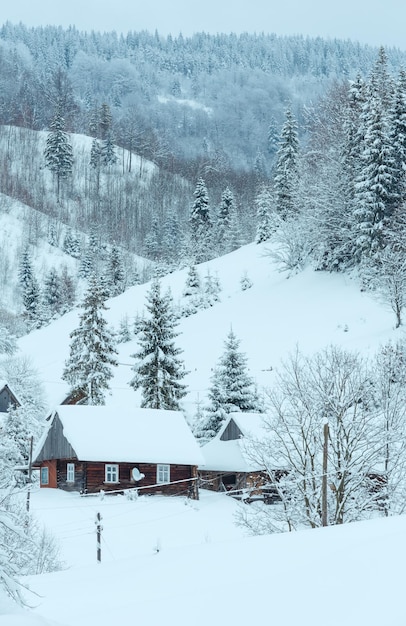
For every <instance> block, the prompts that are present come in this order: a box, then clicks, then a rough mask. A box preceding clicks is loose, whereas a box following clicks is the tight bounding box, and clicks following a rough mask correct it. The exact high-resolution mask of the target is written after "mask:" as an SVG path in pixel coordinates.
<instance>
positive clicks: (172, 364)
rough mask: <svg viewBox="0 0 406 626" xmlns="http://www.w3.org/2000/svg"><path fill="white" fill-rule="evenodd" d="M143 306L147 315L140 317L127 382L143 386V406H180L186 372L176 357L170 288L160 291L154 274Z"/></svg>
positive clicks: (155, 407) (167, 407)
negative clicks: (166, 290) (132, 362)
mask: <svg viewBox="0 0 406 626" xmlns="http://www.w3.org/2000/svg"><path fill="white" fill-rule="evenodd" d="M146 309H147V312H148V316H147V317H146V318H145V319H144V320H141V328H142V330H141V333H140V334H139V338H138V342H139V350H138V352H136V353H135V354H134V355H133V357H134V358H135V364H134V366H133V368H132V369H133V370H134V372H135V376H134V378H133V379H132V380H131V382H130V385H131V386H132V387H133V388H134V389H139V388H141V389H142V403H141V406H142V407H144V408H150V409H168V410H179V409H180V400H182V398H183V397H184V396H185V395H186V385H184V384H183V383H182V382H181V381H182V379H183V378H184V377H185V375H186V374H187V372H186V371H185V369H184V366H183V362H182V361H181V359H180V358H179V355H180V354H181V350H180V348H177V347H176V346H175V342H174V339H175V338H176V337H177V336H178V333H177V332H176V330H175V328H176V324H177V322H176V319H175V317H174V314H173V306H172V296H171V294H170V292H168V293H166V294H165V295H162V294H161V284H160V282H159V280H158V279H157V278H154V280H153V281H152V283H151V289H150V291H149V292H148V294H147V304H146Z"/></svg>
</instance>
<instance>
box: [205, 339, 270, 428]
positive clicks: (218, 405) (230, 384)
mask: <svg viewBox="0 0 406 626" xmlns="http://www.w3.org/2000/svg"><path fill="white" fill-rule="evenodd" d="M239 346H240V341H239V340H238V339H237V337H236V335H235V333H234V331H233V330H232V329H231V330H230V332H229V334H228V336H227V339H226V341H225V342H224V348H225V349H224V353H223V355H222V356H221V357H220V360H219V362H218V365H217V367H216V368H215V369H214V372H213V376H212V378H211V387H210V390H209V394H208V396H209V400H210V404H209V405H208V406H207V407H206V409H205V414H206V420H205V421H204V422H203V423H202V424H200V426H199V428H198V431H199V434H198V436H199V437H200V438H211V437H212V436H214V434H216V433H217V432H218V431H219V430H220V428H221V426H222V424H223V422H224V420H225V418H226V417H227V415H228V414H229V413H235V412H250V411H252V412H258V411H260V410H261V406H260V402H259V399H258V395H257V392H256V389H255V386H254V382H253V380H252V378H251V377H250V376H249V374H248V371H247V357H246V356H245V354H244V353H242V352H240V351H239Z"/></svg>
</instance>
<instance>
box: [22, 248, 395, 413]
mask: <svg viewBox="0 0 406 626" xmlns="http://www.w3.org/2000/svg"><path fill="white" fill-rule="evenodd" d="M197 267H198V271H199V274H200V276H201V278H202V279H203V278H204V276H205V275H206V274H207V271H208V270H210V273H211V274H212V275H217V276H218V278H219V281H220V284H221V287H222V291H221V293H220V298H221V302H219V303H217V304H215V305H214V306H213V307H211V308H209V309H205V310H202V311H199V312H198V313H196V314H195V315H191V316H190V317H187V318H182V319H181V321H180V324H179V328H178V330H179V331H180V333H181V334H180V335H179V337H178V338H177V345H179V347H181V348H182V350H183V354H182V358H183V359H184V361H185V368H186V370H187V371H188V372H189V373H188V375H187V376H186V378H185V383H186V384H187V385H188V387H189V388H188V395H187V397H186V399H185V402H184V407H185V410H186V411H187V413H188V415H189V416H190V417H192V416H193V414H194V412H195V409H196V402H197V401H198V400H199V399H200V400H201V401H204V400H205V398H206V394H207V390H208V387H209V385H210V376H211V373H212V369H213V367H215V365H216V362H217V360H218V358H219V357H220V355H221V354H222V352H223V342H224V340H225V339H226V335H227V333H228V332H229V330H230V327H232V328H233V330H234V332H235V334H236V336H237V337H238V338H239V339H240V340H241V350H242V351H243V352H245V353H246V355H247V357H248V366H249V369H250V374H251V375H252V376H253V378H254V379H255V381H256V383H257V385H258V387H259V388H260V389H261V388H264V387H265V388H266V387H269V386H271V385H272V381H273V372H274V370H275V368H277V367H278V365H279V364H280V361H281V359H285V358H286V357H287V356H288V354H289V353H291V352H293V351H294V350H295V349H296V347H298V348H299V349H300V350H301V351H302V352H304V353H307V354H312V353H313V352H316V351H318V350H321V349H322V348H324V347H326V346H328V345H331V344H334V345H338V346H342V347H344V348H345V349H348V350H354V351H359V352H361V353H364V354H365V355H368V354H373V353H374V352H375V350H376V349H377V347H378V346H379V345H380V344H381V343H383V342H386V341H387V340H388V339H390V338H394V339H395V338H397V337H399V335H400V334H401V333H402V332H403V331H402V330H399V329H398V330H395V328H394V327H395V318H394V315H393V313H391V311H390V310H389V309H388V308H387V307H385V306H384V305H383V304H381V303H380V302H378V301H376V300H374V299H373V297H372V296H371V295H370V294H367V293H365V292H361V290H360V287H359V285H358V283H357V281H356V280H355V279H351V278H350V277H349V276H346V275H344V274H330V273H324V272H314V271H312V270H311V268H308V269H306V270H305V271H304V272H302V273H299V274H297V275H294V276H291V277H290V278H287V276H286V274H284V273H281V272H279V271H278V269H277V268H276V267H275V265H274V264H273V263H272V262H271V260H270V258H269V257H268V256H267V254H266V246H265V245H264V244H262V245H255V244H250V245H247V246H244V247H243V248H240V249H239V250H237V251H235V252H233V253H231V254H228V255H226V256H224V257H221V258H218V259H214V260H213V261H209V262H207V263H204V264H202V265H200V266H197ZM187 271H188V270H187V269H185V270H182V271H177V272H174V273H173V274H170V275H168V276H166V277H164V278H163V279H162V284H163V287H164V288H166V287H170V289H171V291H172V295H173V297H174V301H175V303H177V302H179V301H180V300H181V297H182V291H183V288H184V285H185V280H186V275H187ZM245 274H246V275H247V276H248V277H249V278H250V280H251V281H252V287H251V288H250V289H247V290H244V291H243V290H242V289H241V285H240V281H241V278H242V277H243V276H244V275H245ZM148 290H149V283H147V284H144V285H138V286H135V287H131V288H130V289H128V290H127V291H126V292H125V293H124V294H122V295H120V296H118V297H116V298H113V299H111V300H109V301H108V302H107V305H108V307H109V310H108V311H107V312H106V318H107V319H108V321H109V323H110V324H111V325H112V326H113V327H114V328H115V329H118V328H119V325H120V322H121V320H122V319H123V318H125V317H126V316H128V321H129V324H130V325H131V324H132V321H133V320H134V318H135V316H136V315H137V314H138V315H140V314H142V312H143V307H144V304H145V295H146V293H147V291H148ZM77 324H78V313H77V311H72V312H71V313H69V314H67V315H65V316H64V317H62V318H60V319H58V320H57V321H55V322H53V323H52V324H50V325H49V326H46V327H43V328H41V329H40V330H37V331H34V332H32V333H30V334H29V335H27V336H25V337H22V338H21V339H20V340H19V347H20V349H21V352H22V353H23V354H26V355H29V356H30V357H31V358H32V360H33V363H34V365H35V366H36V368H37V369H38V371H39V374H40V376H41V378H42V380H43V382H44V386H45V389H46V393H47V401H48V404H49V406H50V408H52V407H53V406H54V405H56V404H58V403H59V402H60V401H61V400H62V399H63V397H64V395H65V394H66V392H67V391H68V387H67V386H66V384H65V383H63V382H62V381H61V378H60V377H61V373H62V369H63V366H64V362H65V359H66V358H67V357H68V355H69V333H70V332H71V331H72V330H73V329H74V328H75V327H76V326H77ZM136 349H137V342H136V341H130V342H127V343H124V344H120V345H119V358H118V361H119V366H118V368H117V369H116V372H115V375H114V379H113V381H112V384H111V395H110V396H108V397H107V399H106V402H107V403H108V404H113V403H114V404H117V403H120V402H123V401H124V402H131V403H132V402H134V403H136V404H139V402H140V397H139V396H138V392H137V393H135V392H134V391H133V389H132V388H130V387H129V385H128V382H129V380H130V379H131V378H132V370H131V366H132V365H133V362H134V359H132V358H131V355H132V354H134V352H135V351H136Z"/></svg>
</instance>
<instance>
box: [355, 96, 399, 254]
mask: <svg viewBox="0 0 406 626" xmlns="http://www.w3.org/2000/svg"><path fill="white" fill-rule="evenodd" d="M364 123H365V137H364V146H363V152H362V155H361V169H360V172H359V175H358V179H357V182H356V195H355V201H356V209H355V212H354V215H355V218H356V222H357V232H358V237H357V239H356V254H357V258H358V260H361V258H362V257H363V255H370V254H375V253H376V252H377V251H378V250H379V249H382V248H383V247H384V236H385V233H386V231H387V228H388V224H389V220H390V217H391V215H392V212H393V210H394V208H395V203H396V202H397V201H399V198H397V197H396V194H395V193H394V192H395V189H394V186H393V182H394V174H395V161H394V154H393V146H392V145H391V141H390V126H389V118H388V115H387V113H386V111H384V110H383V108H382V105H381V103H380V102H379V100H378V99H377V98H376V96H375V95H374V94H371V95H370V97H369V98H368V100H367V103H366V105H365V108H364Z"/></svg>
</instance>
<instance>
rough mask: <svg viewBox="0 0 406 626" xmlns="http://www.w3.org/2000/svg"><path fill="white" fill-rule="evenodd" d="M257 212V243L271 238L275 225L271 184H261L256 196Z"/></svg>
mask: <svg viewBox="0 0 406 626" xmlns="http://www.w3.org/2000/svg"><path fill="white" fill-rule="evenodd" d="M255 208H256V213H257V233H256V236H255V242H256V243H263V242H264V241H268V239H270V238H271V236H272V233H273V232H274V228H275V225H274V224H273V222H272V210H273V197H272V191H271V189H270V187H269V185H266V184H265V183H263V184H261V185H260V187H259V189H258V192H257V194H256V196H255Z"/></svg>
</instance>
